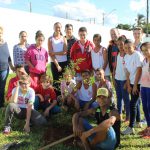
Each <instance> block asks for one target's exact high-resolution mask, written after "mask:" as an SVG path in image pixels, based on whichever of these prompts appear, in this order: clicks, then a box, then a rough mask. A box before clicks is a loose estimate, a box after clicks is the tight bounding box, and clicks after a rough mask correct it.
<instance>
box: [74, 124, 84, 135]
mask: <svg viewBox="0 0 150 150" xmlns="http://www.w3.org/2000/svg"><path fill="white" fill-rule="evenodd" d="M73 133H74V135H75V136H78V137H80V136H81V135H82V130H81V129H80V128H79V127H74V126H73Z"/></svg>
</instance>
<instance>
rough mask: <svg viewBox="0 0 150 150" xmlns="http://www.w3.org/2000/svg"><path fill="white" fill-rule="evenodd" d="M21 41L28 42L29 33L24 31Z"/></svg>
mask: <svg viewBox="0 0 150 150" xmlns="http://www.w3.org/2000/svg"><path fill="white" fill-rule="evenodd" d="M19 38H20V42H26V41H27V33H26V32H22V33H21V35H20V36H19Z"/></svg>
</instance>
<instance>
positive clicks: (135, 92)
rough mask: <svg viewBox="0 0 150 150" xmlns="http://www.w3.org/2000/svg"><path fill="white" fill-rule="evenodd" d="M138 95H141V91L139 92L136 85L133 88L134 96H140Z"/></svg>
mask: <svg viewBox="0 0 150 150" xmlns="http://www.w3.org/2000/svg"><path fill="white" fill-rule="evenodd" d="M138 93H139V91H138V88H137V85H134V86H133V90H132V94H133V95H136V94H138Z"/></svg>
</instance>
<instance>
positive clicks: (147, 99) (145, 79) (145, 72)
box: [141, 42, 150, 139]
mask: <svg viewBox="0 0 150 150" xmlns="http://www.w3.org/2000/svg"><path fill="white" fill-rule="evenodd" d="M141 51H142V53H143V55H144V57H145V59H144V62H143V67H142V77H141V97H142V103H143V111H144V115H145V118H146V122H147V127H146V129H144V130H143V131H141V134H142V136H143V137H144V138H147V139H149V138H150V42H146V43H143V44H142V45H141Z"/></svg>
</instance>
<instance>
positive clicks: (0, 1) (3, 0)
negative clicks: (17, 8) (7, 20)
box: [0, 0, 13, 4]
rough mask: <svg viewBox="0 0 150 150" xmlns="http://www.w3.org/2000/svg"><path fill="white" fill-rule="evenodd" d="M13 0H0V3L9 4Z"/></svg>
mask: <svg viewBox="0 0 150 150" xmlns="http://www.w3.org/2000/svg"><path fill="white" fill-rule="evenodd" d="M12 1H13V0H0V3H4V4H11V3H12Z"/></svg>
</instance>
